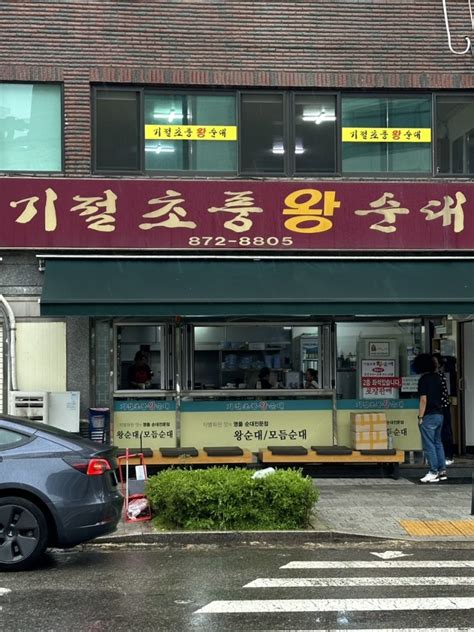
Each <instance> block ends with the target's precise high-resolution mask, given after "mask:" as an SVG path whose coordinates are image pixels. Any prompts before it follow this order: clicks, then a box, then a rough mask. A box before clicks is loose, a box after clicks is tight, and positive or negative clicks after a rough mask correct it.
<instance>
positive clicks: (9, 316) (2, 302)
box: [0, 294, 18, 391]
mask: <svg viewBox="0 0 474 632" xmlns="http://www.w3.org/2000/svg"><path fill="white" fill-rule="evenodd" d="M0 309H1V310H2V311H3V313H4V314H5V317H6V318H5V320H6V322H7V323H8V368H9V376H10V384H9V390H12V391H17V390H18V386H17V382H16V321H15V314H14V313H13V310H12V308H11V307H10V304H9V302H8V301H7V299H6V298H5V297H4V296H3V294H0ZM10 387H11V388H10Z"/></svg>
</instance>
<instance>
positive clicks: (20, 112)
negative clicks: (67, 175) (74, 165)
mask: <svg viewBox="0 0 474 632" xmlns="http://www.w3.org/2000/svg"><path fill="white" fill-rule="evenodd" d="M61 130H62V113H61V87H60V86H58V85H51V84H36V83H35V84H31V83H30V84H26V83H0V171H18V172H24V171H35V172H55V171H61V170H62V136H61Z"/></svg>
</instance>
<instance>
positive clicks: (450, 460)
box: [446, 459, 454, 465]
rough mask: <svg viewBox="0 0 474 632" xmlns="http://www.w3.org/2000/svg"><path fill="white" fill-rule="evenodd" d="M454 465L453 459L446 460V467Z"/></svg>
mask: <svg viewBox="0 0 474 632" xmlns="http://www.w3.org/2000/svg"><path fill="white" fill-rule="evenodd" d="M453 463H454V459H446V465H452V464H453Z"/></svg>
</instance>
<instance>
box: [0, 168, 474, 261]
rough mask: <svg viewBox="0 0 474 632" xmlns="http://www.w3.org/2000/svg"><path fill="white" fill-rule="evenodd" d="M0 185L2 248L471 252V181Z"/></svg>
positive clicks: (21, 181)
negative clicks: (458, 250) (460, 250)
mask: <svg viewBox="0 0 474 632" xmlns="http://www.w3.org/2000/svg"><path fill="white" fill-rule="evenodd" d="M1 182H2V185H1V187H0V211H1V217H2V221H1V222H0V247H1V248H47V249H55V248H58V249H115V250H117V249H139V250H143V249H152V250H160V249H162V250H166V251H169V250H180V251H186V250H220V251H226V250H227V251H229V250H232V251H262V250H266V251H268V250H270V251H272V250H278V251H298V252H301V251H307V252H320V251H341V250H371V251H373V250H381V251H387V250H404V251H406V250H429V251H434V250H437V251H440V250H443V251H446V250H456V249H463V250H474V183H467V182H459V183H454V184H452V183H442V182H421V183H401V182H398V183H395V182H390V183H383V182H364V183H352V182H332V181H327V182H310V181H307V182H281V181H275V182H268V181H266V182H253V181H252V182H246V181H242V180H233V181H224V180H220V181H211V180H205V181H204V180H194V181H189V180H173V181H166V180H158V179H146V180H142V179H134V180H123V179H115V180H103V179H67V178H56V179H52V178H48V179H42V178H3V179H2V181H1Z"/></svg>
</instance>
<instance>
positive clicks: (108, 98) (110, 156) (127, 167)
mask: <svg viewBox="0 0 474 632" xmlns="http://www.w3.org/2000/svg"><path fill="white" fill-rule="evenodd" d="M138 97H139V93H138V92H136V91H131V90H130V91H128V90H98V91H97V99H96V148H97V153H96V169H98V170H99V171H119V172H120V171H122V172H123V171H138V170H140V168H141V167H140V151H139V136H140V135H139V122H140V104H139V99H138Z"/></svg>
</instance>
